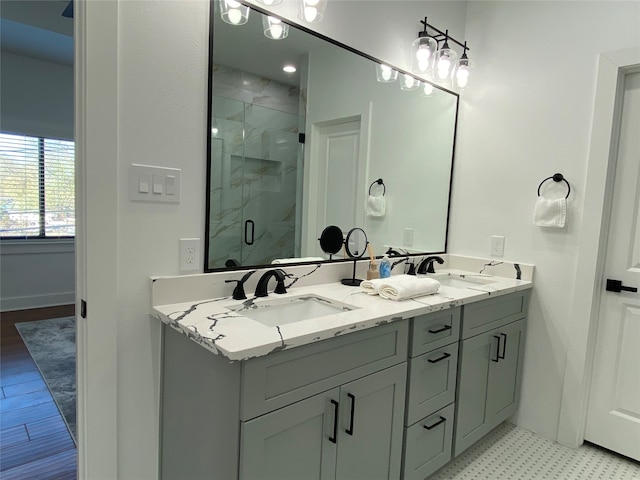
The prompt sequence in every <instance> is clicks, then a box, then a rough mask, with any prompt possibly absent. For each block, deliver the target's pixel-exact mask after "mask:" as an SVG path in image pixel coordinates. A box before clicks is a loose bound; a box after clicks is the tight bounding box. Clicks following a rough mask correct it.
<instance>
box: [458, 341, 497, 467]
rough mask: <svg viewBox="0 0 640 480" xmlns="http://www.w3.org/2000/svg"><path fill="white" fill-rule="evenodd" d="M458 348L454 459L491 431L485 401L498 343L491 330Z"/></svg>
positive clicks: (464, 342)
mask: <svg viewBox="0 0 640 480" xmlns="http://www.w3.org/2000/svg"><path fill="white" fill-rule="evenodd" d="M460 348H461V353H460V361H459V370H458V391H457V395H456V403H457V405H456V407H457V410H456V428H455V448H454V455H455V456H457V455H459V454H460V453H461V452H463V451H464V450H466V449H467V448H468V447H470V446H471V445H473V444H474V443H475V442H477V441H478V440H479V439H480V438H482V437H483V436H484V435H485V434H487V433H489V431H490V430H491V428H490V427H489V425H488V423H487V420H488V419H487V415H486V413H487V411H486V410H487V402H486V400H487V393H488V389H489V375H490V373H489V372H490V366H491V365H492V364H493V363H494V362H493V360H495V359H496V358H497V348H498V342H497V340H496V339H494V332H493V331H491V332H487V333H483V334H481V335H477V336H475V337H471V338H469V339H467V340H464V341H463V342H462V343H461V346H460ZM492 359H493V360H492Z"/></svg>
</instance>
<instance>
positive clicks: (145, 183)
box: [138, 174, 149, 193]
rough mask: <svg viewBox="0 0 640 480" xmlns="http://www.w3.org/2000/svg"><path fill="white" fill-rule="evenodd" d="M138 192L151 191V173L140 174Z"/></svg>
mask: <svg viewBox="0 0 640 480" xmlns="http://www.w3.org/2000/svg"><path fill="white" fill-rule="evenodd" d="M138 192H139V193H149V175H144V174H143V175H138Z"/></svg>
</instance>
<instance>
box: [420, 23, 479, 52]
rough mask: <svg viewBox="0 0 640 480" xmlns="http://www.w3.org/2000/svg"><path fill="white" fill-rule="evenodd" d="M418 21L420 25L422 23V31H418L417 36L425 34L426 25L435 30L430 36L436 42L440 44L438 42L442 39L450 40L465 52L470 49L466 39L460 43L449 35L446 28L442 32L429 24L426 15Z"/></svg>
mask: <svg viewBox="0 0 640 480" xmlns="http://www.w3.org/2000/svg"><path fill="white" fill-rule="evenodd" d="M420 23H421V24H422V25H424V30H423V31H422V32H420V33H418V36H426V34H427V27H428V28H430V29H431V30H433V31H435V32H437V33H436V34H435V35H431V36H432V37H433V38H434V40H436V41H437V42H438V44H440V42H442V41H444V42H446V41H447V40H451V41H452V42H454V43H455V44H457V45H459V46H460V47H462V48H463V49H464V50H465V52H466V51H467V50H468V51H471V49H470V48H469V47H467V42H466V41H465V42H464V43H460V42H459V41H458V40H456V39H455V38H453V37H452V36H451V35H449V30H447V31H446V32H443V31H442V30H440V29H439V28H437V27H434V26H433V25H431V24H430V23H428V22H427V17H424V20H420Z"/></svg>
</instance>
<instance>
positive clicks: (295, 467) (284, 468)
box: [240, 363, 406, 480]
mask: <svg viewBox="0 0 640 480" xmlns="http://www.w3.org/2000/svg"><path fill="white" fill-rule="evenodd" d="M405 379H406V364H405V363H402V364H399V365H396V366H394V367H391V368H388V369H385V370H382V371H380V372H377V373H374V374H371V375H368V376H366V377H363V378H360V379H358V380H355V381H353V382H349V383H347V384H345V385H342V386H341V387H339V388H334V389H332V390H329V391H327V392H323V393H321V394H318V395H315V396H313V397H311V398H308V399H305V400H302V401H300V402H297V403H295V404H293V405H290V406H288V407H285V408H282V409H280V410H276V411H275V412H271V413H269V414H266V415H262V416H260V417H258V418H255V419H253V420H250V421H247V422H243V423H242V427H241V438H242V441H241V446H240V452H241V454H240V455H241V456H240V478H241V479H283V480H284V479H291V480H303V479H336V480H340V479H344V480H350V479H356V478H361V479H372V480H373V479H389V480H391V479H396V478H398V477H399V475H400V460H401V452H402V448H401V447H402V433H403V432H402V420H403V414H404V408H403V404H404V397H405Z"/></svg>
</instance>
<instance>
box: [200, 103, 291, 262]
mask: <svg viewBox="0 0 640 480" xmlns="http://www.w3.org/2000/svg"><path fill="white" fill-rule="evenodd" d="M213 105H214V109H213V119H212V131H211V158H210V162H211V169H210V175H211V178H210V198H209V209H210V211H209V217H208V218H209V222H210V224H209V252H208V257H209V265H208V267H209V268H224V267H231V266H242V265H263V264H268V263H271V261H272V260H274V259H276V258H289V257H297V256H300V220H299V219H300V217H301V203H302V202H301V199H302V188H301V186H302V158H303V155H302V144H301V143H300V142H299V135H298V134H299V128H300V125H304V118H303V117H301V116H299V115H294V114H292V113H287V112H282V111H278V110H275V109H272V108H268V107H265V106H259V105H255V104H251V103H246V102H242V101H240V100H235V99H230V98H225V97H220V96H214V101H213Z"/></svg>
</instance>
